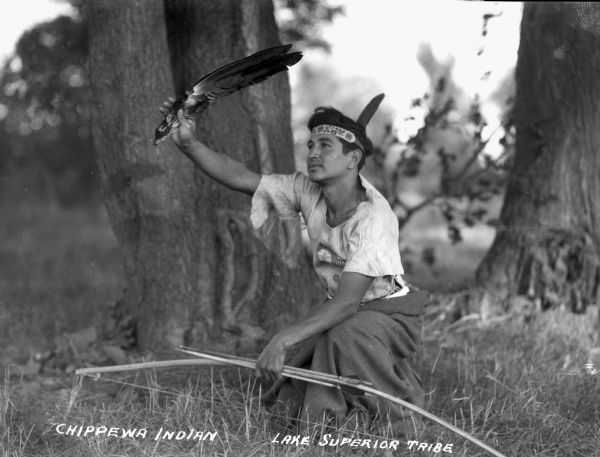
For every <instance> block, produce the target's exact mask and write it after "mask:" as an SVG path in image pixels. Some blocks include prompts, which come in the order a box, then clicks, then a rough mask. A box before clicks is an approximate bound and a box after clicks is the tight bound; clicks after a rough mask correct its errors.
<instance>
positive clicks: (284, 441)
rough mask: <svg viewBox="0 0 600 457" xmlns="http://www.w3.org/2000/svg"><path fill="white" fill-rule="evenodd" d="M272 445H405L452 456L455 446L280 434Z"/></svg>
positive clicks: (395, 449) (273, 440)
mask: <svg viewBox="0 0 600 457" xmlns="http://www.w3.org/2000/svg"><path fill="white" fill-rule="evenodd" d="M271 443H276V444H281V445H284V446H309V445H311V444H316V445H317V446H330V447H342V446H348V447H362V448H367V449H387V450H390V451H397V450H398V449H399V447H400V448H403V447H404V445H405V443H406V447H408V449H416V450H418V451H428V452H433V453H435V454H437V453H448V454H452V449H453V447H454V445H453V444H442V443H423V442H419V441H414V440H412V441H406V442H405V441H398V440H377V439H370V438H348V437H344V436H342V435H336V436H334V435H331V434H326V435H323V436H322V437H321V438H320V439H319V440H318V441H316V442H313V441H311V438H310V436H309V435H304V436H303V435H281V433H278V434H277V435H275V437H274V438H273V439H272V440H271Z"/></svg>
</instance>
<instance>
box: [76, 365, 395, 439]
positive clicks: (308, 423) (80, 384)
mask: <svg viewBox="0 0 600 457" xmlns="http://www.w3.org/2000/svg"><path fill="white" fill-rule="evenodd" d="M238 373H239V375H240V378H239V379H240V381H241V370H238ZM150 376H152V375H150ZM212 376H213V370H212V369H211V378H212ZM85 377H88V378H91V379H92V380H94V381H99V380H103V381H107V382H112V383H115V384H121V385H125V386H129V387H133V388H137V389H142V390H147V391H150V392H158V393H162V394H166V395H172V396H182V394H181V393H178V392H171V391H168V390H165V389H160V388H157V387H154V386H145V385H142V384H136V383H134V382H127V381H123V380H120V379H115V378H109V377H106V376H102V375H100V373H97V374H89V373H83V374H78V375H75V378H74V380H73V387H72V389H71V394H70V396H69V405H68V407H67V412H66V414H67V416H68V415H69V413H70V411H71V409H72V407H73V406H74V404H75V401H76V399H77V396H78V395H79V392H80V391H81V388H82V387H83V379H84V378H85ZM136 378H137V374H136ZM154 381H155V382H157V381H156V372H154ZM255 382H256V381H254V382H253V383H252V384H253V385H254V383H255ZM250 384H251V383H248V387H247V393H249V392H250V391H251V390H252V389H251V388H250ZM213 385H214V382H213V381H212V379H211V398H210V399H207V398H201V397H197V396H193V395H186V397H187V398H190V399H192V400H196V401H199V402H204V403H207V402H210V404H211V413H214V411H213V409H212V405H213V404H214V403H215V402H216V403H219V404H221V405H225V406H227V405H228V403H227V402H225V401H223V400H219V399H217V398H216V397H215V393H214V391H213ZM197 386H198V383H197V382H196V387H197ZM260 398H261V391H259V395H258V396H252V397H250V400H249V401H250V402H253V401H255V400H257V401H258V403H260ZM246 403H247V402H246V401H244V402H243V404H244V409H245V410H247V408H248V407H247V405H246ZM257 411H260V410H257ZM263 411H264V412H265V413H266V414H268V415H269V417H272V418H277V419H282V420H289V419H290V418H289V417H288V416H284V415H282V414H276V413H272V412H269V411H267V410H264V409H263ZM246 417H247V416H246ZM295 421H296V422H297V423H299V424H304V425H306V426H310V427H313V428H318V427H323V426H324V425H325V424H323V423H319V422H311V421H308V420H306V419H299V418H298V419H295ZM242 426H243V422H242V424H240V428H241V427H242ZM344 430H346V429H344ZM346 431H349V432H352V433H358V434H361V435H366V436H369V437H372V438H378V439H380V440H388V441H390V440H391V439H393V438H389V437H385V436H381V435H376V434H373V433H369V432H367V431H359V430H356V429H355V430H346Z"/></svg>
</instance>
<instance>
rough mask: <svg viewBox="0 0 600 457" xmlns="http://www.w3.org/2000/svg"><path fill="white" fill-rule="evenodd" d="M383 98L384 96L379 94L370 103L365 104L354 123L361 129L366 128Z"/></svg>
mask: <svg viewBox="0 0 600 457" xmlns="http://www.w3.org/2000/svg"><path fill="white" fill-rule="evenodd" d="M384 97H385V94H379V95H376V96H375V97H373V98H372V99H371V101H370V102H369V103H367V106H365V109H363V110H362V113H360V116H358V119H357V120H356V123H357V124H360V125H362V126H363V127H366V126H367V124H368V123H369V121H370V120H371V118H372V117H373V115H374V114H375V111H377V108H379V104H380V103H381V101H382V100H383V98H384Z"/></svg>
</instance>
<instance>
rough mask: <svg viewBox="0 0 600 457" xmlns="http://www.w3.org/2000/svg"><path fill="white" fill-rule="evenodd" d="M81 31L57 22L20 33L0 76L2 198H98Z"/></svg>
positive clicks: (81, 26) (79, 24)
mask: <svg viewBox="0 0 600 457" xmlns="http://www.w3.org/2000/svg"><path fill="white" fill-rule="evenodd" d="M87 48H88V43H87V24H85V23H84V22H83V21H81V20H78V19H73V18H70V17H66V16H61V17H58V18H56V19H55V20H53V21H50V22H46V23H43V24H40V25H38V26H36V27H34V28H33V29H31V30H29V31H27V32H26V33H24V34H23V36H22V37H21V38H20V39H19V41H18V43H17V46H16V53H15V55H14V56H13V57H12V59H10V60H9V61H8V63H7V64H6V65H5V67H4V68H3V69H2V71H1V74H0V87H1V88H2V89H3V90H2V91H0V141H1V142H2V143H3V144H4V145H5V146H4V147H1V148H0V172H2V174H3V175H4V176H5V180H6V181H5V182H3V186H2V187H3V191H4V192H5V193H12V192H15V191H16V192H18V193H19V194H20V195H19V197H20V198H22V194H21V192H22V190H23V189H24V188H27V189H28V194H29V195H30V196H32V197H34V198H37V199H38V200H43V201H45V202H46V203H56V204H59V205H70V204H74V203H82V202H85V203H87V204H89V203H90V199H91V198H93V197H97V187H98V180H97V179H96V175H95V173H94V171H95V157H94V152H93V146H92V138H91V132H90V126H89V121H90V111H89V100H88V99H89V92H88V87H87V75H86V71H85V61H86V58H87Z"/></svg>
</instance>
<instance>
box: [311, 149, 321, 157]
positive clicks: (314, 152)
mask: <svg viewBox="0 0 600 457" xmlns="http://www.w3.org/2000/svg"><path fill="white" fill-rule="evenodd" d="M320 155H321V154H320V152H319V149H318V148H316V147H312V148H310V149H309V150H308V157H309V158H311V159H312V158H318V157H319V156H320Z"/></svg>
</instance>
